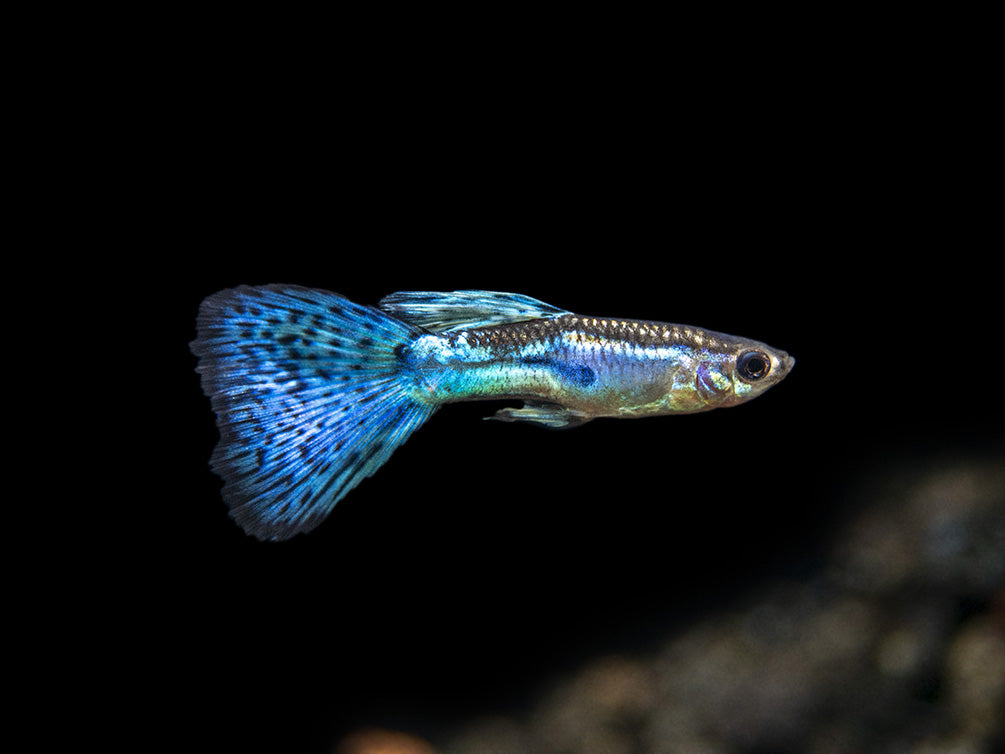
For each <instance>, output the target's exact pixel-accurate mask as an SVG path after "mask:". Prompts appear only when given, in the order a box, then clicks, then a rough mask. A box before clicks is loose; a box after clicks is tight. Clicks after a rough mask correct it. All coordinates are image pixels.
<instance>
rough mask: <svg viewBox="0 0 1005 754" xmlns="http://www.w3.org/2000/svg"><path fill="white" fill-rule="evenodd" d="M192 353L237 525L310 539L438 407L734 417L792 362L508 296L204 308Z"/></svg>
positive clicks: (542, 415) (775, 353) (715, 338)
mask: <svg viewBox="0 0 1005 754" xmlns="http://www.w3.org/2000/svg"><path fill="white" fill-rule="evenodd" d="M197 327H198V336H197V338H196V339H195V341H193V343H192V351H193V352H194V353H195V355H196V356H197V357H198V358H199V365H198V367H197V371H198V372H199V373H200V374H201V375H202V387H203V391H204V392H205V393H206V395H207V396H209V398H210V399H211V401H212V405H213V409H214V411H215V412H216V415H217V425H218V427H219V430H220V442H219V444H218V445H217V447H216V450H215V451H214V453H213V456H212V461H211V462H212V467H213V470H214V471H215V472H216V473H217V474H218V475H219V476H220V477H222V478H223V480H224V486H223V493H222V494H223V498H224V500H225V501H226V503H227V505H228V506H229V508H230V512H231V516H232V517H233V518H234V520H235V521H237V523H238V524H239V525H240V526H241V527H242V528H243V529H244V531H245V532H247V533H248V534H252V535H254V536H256V537H258V538H259V539H265V540H282V539H288V538H290V537H292V536H293V535H295V534H298V533H300V532H306V531H310V530H311V529H313V528H314V527H315V526H317V525H318V524H319V523H321V521H322V520H324V518H325V517H326V516H327V515H328V514H329V513H330V512H331V510H332V507H333V506H334V505H335V503H337V502H338V501H339V500H341V499H342V498H343V497H344V496H345V494H346V493H347V492H349V490H351V489H352V488H353V487H355V486H356V485H357V484H359V482H360V481H362V480H363V479H364V478H366V477H368V476H370V475H371V474H373V473H374V472H375V471H376V470H377V469H378V468H380V466H381V465H382V464H383V463H384V462H386V461H387V459H388V458H389V457H390V456H391V454H392V453H393V452H394V450H395V448H397V447H398V446H399V445H401V444H402V443H403V442H404V441H405V440H406V439H408V437H409V436H410V435H411V434H412V432H414V431H415V430H416V429H418V428H419V426H420V425H422V423H423V422H425V421H426V420H427V419H428V418H429V417H430V416H432V414H433V413H434V412H435V411H436V410H437V409H438V408H439V407H440V406H441V405H443V404H445V403H452V402H455V401H468V400H479V399H498V398H519V399H522V400H523V401H524V402H523V405H522V407H519V408H504V409H502V410H500V411H498V412H497V413H496V414H495V416H494V417H491V418H496V419H501V420H503V421H518V422H531V423H534V424H538V425H541V426H545V427H554V428H557V427H571V426H574V425H578V424H582V423H584V422H587V421H590V420H591V419H594V418H596V417H602V416H611V417H622V418H632V417H641V416H653V415H659V414H685V413H694V412H696V411H707V410H709V409H713V408H719V407H721V406H733V405H736V404H738V403H743V402H744V401H748V400H750V399H751V398H754V397H756V396H758V395H760V394H761V393H763V392H764V391H765V390H767V389H768V388H769V387H771V386H772V385H774V384H776V383H778V382H779V381H780V380H782V379H783V378H784V377H785V375H786V374H788V372H789V370H791V369H792V366H793V364H794V363H795V359H793V358H792V357H790V356H789V355H788V354H787V353H785V352H784V351H779V350H777V349H774V348H771V347H769V346H766V345H765V344H763V343H759V342H757V341H753V340H747V339H746V338H738V337H735V336H732V335H724V334H722V333H717V332H711V331H709V330H701V329H699V328H696V327H688V326H685V325H675V324H668V323H663V322H642V321H637V320H629V319H611V318H601V317H586V316H582V315H579V314H573V313H571V312H568V311H565V310H563V309H559V308H557V307H555V306H550V305H549V304H545V303H543V302H541V301H537V300H535V299H533V298H530V297H528V296H522V295H519V294H515V293H498V292H493V291H480V290H464V291H454V292H451V293H433V292H400V293H392V294H391V295H389V296H387V297H385V298H384V299H382V300H381V302H380V304H379V305H378V306H377V307H371V306H362V305H360V304H356V303H353V302H352V301H349V300H348V299H346V298H345V297H343V296H340V295H339V294H337V293H331V292H328V291H323V290H314V289H310V288H302V287H299V286H294V285H266V286H261V287H249V286H242V287H239V288H233V289H230V290H225V291H221V292H219V293H216V294H214V295H212V296H210V297H208V298H207V299H206V300H205V301H203V303H202V306H201V307H200V310H199V316H198V321H197Z"/></svg>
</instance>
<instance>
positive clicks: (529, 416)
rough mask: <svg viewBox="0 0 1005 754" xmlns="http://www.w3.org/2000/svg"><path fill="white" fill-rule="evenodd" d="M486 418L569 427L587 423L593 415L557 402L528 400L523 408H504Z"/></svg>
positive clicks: (556, 427) (551, 426)
mask: <svg viewBox="0 0 1005 754" xmlns="http://www.w3.org/2000/svg"><path fill="white" fill-rule="evenodd" d="M485 418H486V419H497V420H498V421H504V422H529V423H531V424H540V425H542V426H545V427H548V428H549V429H567V428H568V427H578V426H579V425H580V424H585V423H586V422H588V421H590V419H591V418H592V417H590V416H588V415H587V414H584V413H583V412H582V411H573V410H572V409H569V408H565V407H564V406H559V405H558V404H557V403H539V402H537V401H526V402H525V403H524V404H523V407H522V408H503V409H500V410H499V411H496V413H495V415H494V416H486V417H485Z"/></svg>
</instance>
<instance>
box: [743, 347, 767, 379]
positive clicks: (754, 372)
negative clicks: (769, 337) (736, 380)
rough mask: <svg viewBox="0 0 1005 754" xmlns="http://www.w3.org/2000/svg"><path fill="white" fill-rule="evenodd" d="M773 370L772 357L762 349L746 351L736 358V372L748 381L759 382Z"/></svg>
mask: <svg viewBox="0 0 1005 754" xmlns="http://www.w3.org/2000/svg"><path fill="white" fill-rule="evenodd" d="M769 371H771V358H770V357H769V356H768V355H767V354H766V353H762V352H761V351H744V352H743V353H741V354H740V355H739V356H737V358H736V372H737V374H739V375H740V379H742V380H745V381H746V382H757V380H759V379H761V378H762V377H764V376H765V375H766V374H767V373H768V372H769Z"/></svg>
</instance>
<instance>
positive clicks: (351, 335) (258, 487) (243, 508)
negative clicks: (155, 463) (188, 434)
mask: <svg viewBox="0 0 1005 754" xmlns="http://www.w3.org/2000/svg"><path fill="white" fill-rule="evenodd" d="M420 332H421V330H420V329H419V328H417V327H415V326H413V325H409V324H405V323H404V322H401V321H399V320H396V319H393V318H392V317H390V316H388V315H386V314H384V313H382V312H380V311H379V310H377V309H374V308H371V307H367V306H361V305H359V304H355V303H353V302H351V301H349V300H348V299H346V298H344V297H343V296H340V295H338V294H335V293H330V292H328V291H319V290H313V289H308V288H301V287H297V286H290V285H270V286H264V287H247V286H244V287H240V288H234V289H230V290H226V291H221V292H220V293H217V294H215V295H213V296H210V297H209V298H207V299H206V300H205V301H204V302H203V304H202V306H201V308H200V311H199V317H198V337H197V338H196V340H195V341H194V342H193V343H192V351H193V352H194V353H195V354H196V356H198V357H199V366H198V368H197V371H198V372H199V373H200V374H201V375H202V385H203V390H204V391H205V393H206V394H207V395H208V396H209V397H210V398H211V400H212V404H213V409H214V410H215V411H216V414H217V425H218V427H219V429H220V442H219V444H218V445H217V447H216V450H215V452H214V453H213V457H212V466H213V470H214V471H215V472H216V473H217V474H219V475H220V477H222V478H223V480H224V487H223V497H224V500H225V501H226V502H227V504H228V506H229V507H230V510H231V515H232V516H233V517H234V519H235V520H236V521H237V522H238V524H240V526H241V527H242V528H243V529H244V530H245V531H246V532H248V533H249V534H253V535H254V536H256V537H258V538H260V539H271V540H278V539H287V538H289V537H291V536H293V535H294V534H297V533H300V532H305V531H309V530H310V529H313V528H314V527H315V526H317V524H318V523H320V522H321V521H322V520H323V519H324V518H325V517H326V516H327V515H328V514H329V513H330V512H331V509H332V507H333V506H334V505H335V503H337V502H338V501H339V500H340V499H341V498H342V497H343V496H344V495H345V494H346V493H347V492H348V491H349V490H351V489H352V488H353V487H355V486H356V485H357V484H358V483H359V482H360V481H361V480H362V479H363V478H365V477H367V476H369V475H370V474H372V473H373V472H374V471H376V470H377V469H378V468H379V467H380V466H381V465H382V464H383V463H384V462H386V461H387V459H388V458H389V457H390V455H391V453H392V452H393V451H394V449H395V448H396V447H398V445H400V444H401V443H402V442H404V441H405V440H406V439H407V438H408V436H409V435H410V434H411V433H412V432H413V431H414V430H415V429H416V428H417V427H419V426H420V425H421V424H422V423H423V422H424V421H425V420H426V419H427V418H429V416H430V415H431V414H432V413H433V411H434V410H435V408H436V407H435V405H430V404H427V403H422V402H419V401H417V400H415V399H414V397H413V396H414V391H413V390H412V389H411V382H410V375H408V374H407V373H404V372H403V371H402V367H401V362H400V359H399V357H398V354H399V352H400V349H401V347H402V346H403V345H405V344H407V343H408V342H410V341H411V340H412V339H413V338H415V337H416V336H417V335H418V334H419V333H420Z"/></svg>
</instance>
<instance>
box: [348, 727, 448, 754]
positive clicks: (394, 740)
mask: <svg viewBox="0 0 1005 754" xmlns="http://www.w3.org/2000/svg"><path fill="white" fill-rule="evenodd" d="M335 754H436V750H435V749H433V747H432V746H430V745H429V744H428V743H426V742H425V741H423V740H421V739H419V738H416V737H415V736H411V735H408V734H406V733H396V732H394V731H388V730H380V729H377V728H371V729H366V730H360V731H357V732H355V733H351V734H350V735H348V736H346V738H344V739H343V740H342V741H341V742H340V743H339V745H338V746H337V747H336V748H335Z"/></svg>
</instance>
